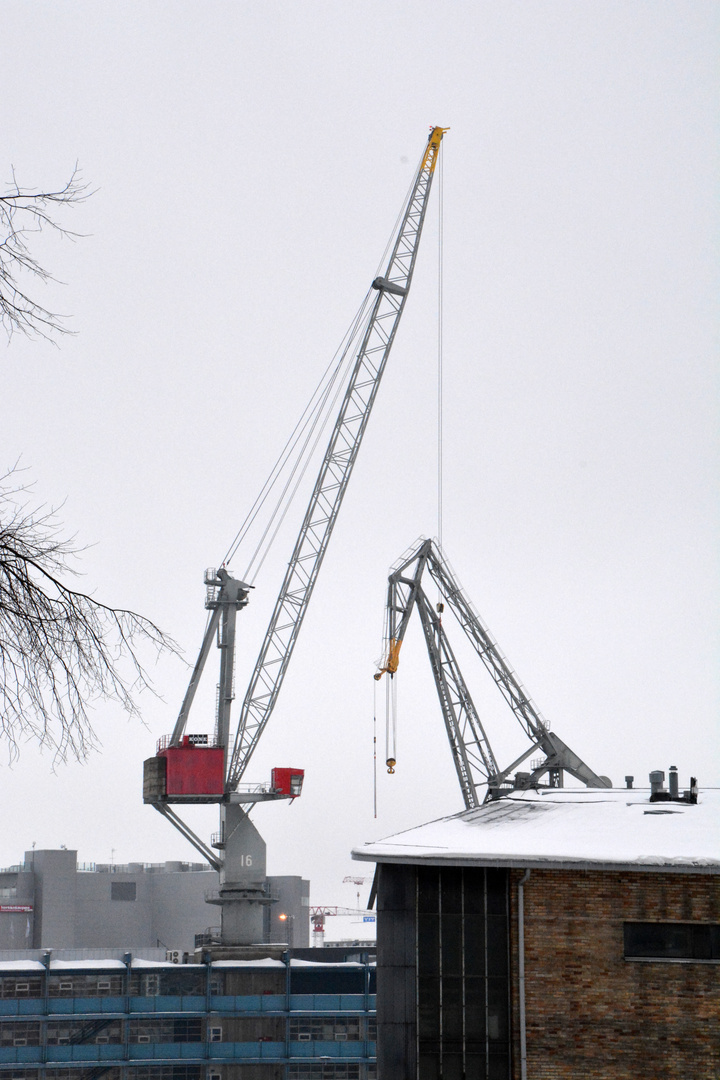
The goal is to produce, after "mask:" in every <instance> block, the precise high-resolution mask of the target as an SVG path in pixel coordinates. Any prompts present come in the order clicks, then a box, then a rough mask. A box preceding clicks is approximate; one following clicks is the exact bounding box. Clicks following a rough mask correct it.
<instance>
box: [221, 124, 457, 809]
mask: <svg viewBox="0 0 720 1080" xmlns="http://www.w3.org/2000/svg"><path fill="white" fill-rule="evenodd" d="M445 130H446V129H444V128H441V127H435V128H433V130H432V132H431V134H430V138H429V140H428V145H427V148H426V150H425V153H424V155H423V158H422V161H421V163H420V166H419V169H418V172H417V174H416V177H415V182H414V184H413V187H412V190H411V192H410V195H409V197H408V201H407V203H406V206H405V210H404V214H403V216H402V221H401V223H400V226H399V229H398V232H397V236H396V239H395V243H394V245H393V248H392V252H391V255H390V259H389V262H388V265H387V270H386V272H385V274H384V275H383V276H381V277H377V278H376V279H375V280H374V281H373V283H372V288H373V289H375V290H376V291H377V296H376V298H375V301H374V303H373V305H372V308H371V310H370V313H369V317H368V321H367V325H366V327H365V331H364V334H363V336H362V340H361V344H360V348H359V351H358V354H357V357H356V360H355V364H354V367H353V370H352V373H351V376H350V381H349V383H348V386H347V389H346V391H345V397H344V399H343V402H342V405H341V407H340V412H339V415H338V417H337V420H336V422H335V427H334V429H333V432H332V435H331V437H330V443H329V445H328V448H327V450H326V452H325V457H324V459H323V462H322V465H321V467H320V472H319V474H318V478H317V480H316V482H315V487H314V490H313V492H312V495H311V497H310V503H309V505H308V509H307V512H306V514H305V519H304V521H303V523H302V527H301V529H300V534H299V536H298V538H297V542H296V544H295V549H294V551H293V553H292V556H291V558H290V562H289V563H288V567H287V571H286V573H285V579H284V581H283V584H282V587H281V589H280V594H279V596H278V599H277V602H276V604H275V609H274V611H273V614H272V617H271V619H270V624H269V626H268V629H267V632H266V635H265V640H264V641H263V644H262V648H261V649H260V654H259V656H258V659H257V662H256V664H255V669H254V671H253V674H252V677H251V679H250V684H249V686H248V690H247V693H246V696H245V700H244V703H243V706H242V710H241V713H240V717H239V720H238V728H237V733H236V736H235V743H234V747H233V752H232V756H231V758H230V760H229V762H228V767H227V774H226V791H227V792H230V791H233V790H235V788H236V787H237V785H238V783H239V781H240V779H241V777H242V775H243V773H244V771H245V769H246V768H247V765H248V762H249V761H250V758H251V756H252V753H253V751H254V749H255V747H256V746H257V743H258V740H259V738H260V736H261V735H262V732H263V729H264V728H265V725H266V724H267V722H268V720H269V718H270V715H271V713H272V710H273V708H274V706H275V702H276V700H277V696H278V694H279V692H280V687H281V686H282V682H283V679H284V677H285V673H286V671H287V668H288V665H289V663H290V658H291V656H292V652H293V649H294V647H295V642H296V641H297V637H298V634H299V632H300V627H301V625H302V621H303V619H304V617H305V613H306V611H307V607H308V603H309V601H310V597H311V595H312V591H313V588H314V586H315V582H316V581H317V577H318V573H319V571H320V566H321V565H322V561H323V558H324V556H325V552H326V550H327V546H328V543H329V541H330V536H331V534H332V531H333V528H334V525H335V522H336V520H337V515H338V511H339V510H340V506H341V503H342V500H343V497H344V495H345V492H346V490H347V485H348V481H349V479H350V474H351V472H352V468H353V465H354V464H355V459H356V457H357V453H358V450H359V448H360V443H361V441H362V437H363V435H364V433H365V428H366V426H367V422H368V419H369V417H370V412H371V410H372V407H373V403H374V401H375V396H376V394H377V391H378V387H379V385H380V380H381V378H382V375H383V372H384V370H385V364H386V362H387V358H388V355H389V353H390V349H391V348H392V344H393V341H394V339H395V333H396V331H397V327H398V324H399V322H400V317H401V316H402V313H403V309H404V307H405V301H406V299H407V295H408V291H409V289H410V283H411V281H412V275H413V270H414V267H415V259H416V257H417V252H418V246H419V243H420V236H421V233H422V227H423V223H424V220H425V212H426V210H427V205H428V198H429V195H430V188H431V185H432V178H433V173H434V171H435V166H436V163H437V157H438V153H439V150H440V142H441V140H442V137H443V134H444V132H445Z"/></svg>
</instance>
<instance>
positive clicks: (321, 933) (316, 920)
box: [310, 904, 377, 948]
mask: <svg viewBox="0 0 720 1080" xmlns="http://www.w3.org/2000/svg"><path fill="white" fill-rule="evenodd" d="M329 915H360V916H361V917H362V921H363V922H364V923H373V924H374V923H375V922H376V921H377V919H376V915H375V912H374V911H368V910H366V909H365V908H346V907H337V906H335V905H331V906H328V905H327V904H319V905H317V906H313V907H311V908H310V922H311V924H312V946H313V948H318V947H321V946H322V945H324V944H325V920H326V918H327V917H328V916H329Z"/></svg>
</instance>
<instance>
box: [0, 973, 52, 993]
mask: <svg viewBox="0 0 720 1080" xmlns="http://www.w3.org/2000/svg"><path fill="white" fill-rule="evenodd" d="M0 997H3V998H39V997H42V979H38V978H31V977H30V976H28V975H20V976H19V977H18V978H17V979H0Z"/></svg>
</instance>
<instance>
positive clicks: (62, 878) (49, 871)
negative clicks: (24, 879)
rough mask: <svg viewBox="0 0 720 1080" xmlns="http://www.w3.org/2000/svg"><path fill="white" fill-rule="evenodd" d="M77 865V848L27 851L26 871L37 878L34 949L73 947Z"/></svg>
mask: <svg viewBox="0 0 720 1080" xmlns="http://www.w3.org/2000/svg"><path fill="white" fill-rule="evenodd" d="M76 866H77V851H67V850H64V849H61V850H60V851H39V850H37V849H34V850H33V851H26V852H25V870H26V871H30V873H32V874H33V875H34V880H35V918H34V920H33V941H32V948H34V949H39V948H53V949H71V948H72V947H73V946H74V944H75V879H76V877H77V872H76Z"/></svg>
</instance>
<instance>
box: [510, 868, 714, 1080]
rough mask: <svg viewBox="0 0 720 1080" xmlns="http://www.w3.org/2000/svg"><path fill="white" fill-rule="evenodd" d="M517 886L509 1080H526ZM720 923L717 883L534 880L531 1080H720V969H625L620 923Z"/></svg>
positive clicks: (684, 878)
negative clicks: (522, 1055) (522, 1056)
mask: <svg viewBox="0 0 720 1080" xmlns="http://www.w3.org/2000/svg"><path fill="white" fill-rule="evenodd" d="M521 877H522V871H513V873H512V875H511V887H510V896H511V958H512V983H513V1002H512V1008H513V1032H514V1046H513V1062H514V1064H513V1078H514V1080H519V1078H520V1042H519V999H518V949H517V886H518V882H519V880H520V878H521ZM626 920H627V921H630V920H640V921H647V922H650V921H658V922H671V921H675V920H677V921H682V922H695V921H697V922H717V923H720V878H718V877H717V876H711V875H704V874H696V875H691V874H662V873H652V872H643V873H620V872H608V873H605V872H602V871H582V870H533V871H532V873H531V876H530V879H529V880H528V882H527V883H526V885H525V1001H526V1024H527V1062H528V1068H527V1075H528V1078H531V1080H578V1078H580V1077H582V1078H588V1080H589V1078H595V1077H598V1078H599V1077H602V1078H605V1077H608V1078H612V1080H660V1078H665V1077H668V1078H669V1077H673V1078H674V1080H677V1078H678V1077H686V1078H688V1080H717V1078H718V1077H719V1076H720V964H702V963H667V962H664V963H663V962H653V963H648V962H642V961H632V960H625V959H624V956H623V922H624V921H626Z"/></svg>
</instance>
